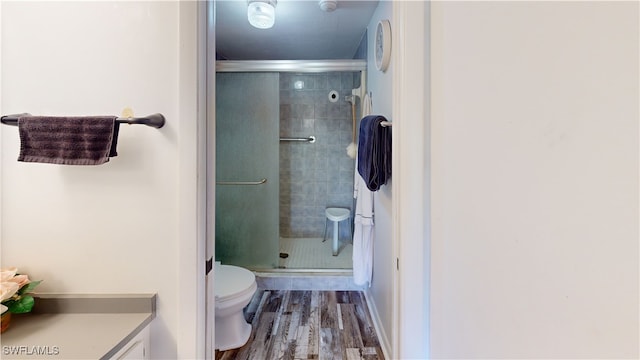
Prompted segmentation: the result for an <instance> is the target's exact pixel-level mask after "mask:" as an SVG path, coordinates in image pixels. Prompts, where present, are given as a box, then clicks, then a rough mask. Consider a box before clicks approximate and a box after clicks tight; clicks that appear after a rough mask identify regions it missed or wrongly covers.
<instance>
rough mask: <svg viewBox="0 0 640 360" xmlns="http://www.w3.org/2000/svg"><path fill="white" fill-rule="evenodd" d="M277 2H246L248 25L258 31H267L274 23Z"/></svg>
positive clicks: (259, 0) (262, 0)
mask: <svg viewBox="0 0 640 360" xmlns="http://www.w3.org/2000/svg"><path fill="white" fill-rule="evenodd" d="M276 2H277V0H248V4H249V6H248V8H247V18H248V19H249V24H251V25H253V26H254V27H257V28H258V29H269V28H271V27H272V26H273V24H274V23H275V22H276Z"/></svg>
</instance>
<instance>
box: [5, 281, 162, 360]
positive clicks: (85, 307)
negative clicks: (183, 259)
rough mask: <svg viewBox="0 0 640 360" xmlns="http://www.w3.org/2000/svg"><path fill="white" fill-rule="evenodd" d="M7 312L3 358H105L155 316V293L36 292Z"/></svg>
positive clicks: (123, 344) (110, 355)
mask: <svg viewBox="0 0 640 360" xmlns="http://www.w3.org/2000/svg"><path fill="white" fill-rule="evenodd" d="M35 297H36V306H35V307H34V310H33V311H32V312H31V313H28V314H19V315H16V314H12V319H11V323H10V326H9V329H7V331H5V332H4V333H3V334H2V336H1V337H0V345H1V346H2V355H1V356H0V357H1V358H2V359H109V358H111V357H112V356H113V355H114V354H116V353H117V352H118V351H119V350H120V349H121V348H122V347H123V346H125V345H126V344H127V343H128V342H129V341H130V340H131V339H133V338H134V337H135V336H136V335H137V334H138V333H139V332H140V331H142V329H144V328H145V327H146V326H147V325H148V324H149V323H150V322H151V320H153V318H154V317H155V313H156V311H155V304H156V295H155V294H126V295H119V294H118V295H115V294H114V295H111V294H110V295H67V294H39V295H37V296H35Z"/></svg>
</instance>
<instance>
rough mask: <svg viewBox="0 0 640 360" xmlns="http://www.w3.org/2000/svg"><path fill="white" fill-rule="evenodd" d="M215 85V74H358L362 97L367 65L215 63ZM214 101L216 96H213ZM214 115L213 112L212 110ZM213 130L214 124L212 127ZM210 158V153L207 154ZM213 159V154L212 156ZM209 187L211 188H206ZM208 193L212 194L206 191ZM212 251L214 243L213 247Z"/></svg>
mask: <svg viewBox="0 0 640 360" xmlns="http://www.w3.org/2000/svg"><path fill="white" fill-rule="evenodd" d="M215 69H216V71H215V72H214V79H213V81H214V83H215V74H217V73H270V72H274V73H301V74H312V73H325V72H358V73H360V79H361V80H360V81H361V86H360V89H361V91H362V92H361V93H359V94H356V95H357V96H360V97H362V96H363V95H362V94H364V92H365V91H366V77H367V61H366V60H362V59H346V60H217V61H216V62H215ZM214 100H215V96H214ZM214 112H215V110H214ZM211 126H212V127H213V128H214V129H215V123H214V124H213V125H211ZM209 136H213V138H212V139H213V141H212V140H211V139H209V141H208V142H209V143H214V144H215V133H213V135H211V134H209ZM210 154H211V153H210ZM212 156H214V157H215V153H214V154H213V155H212ZM210 166H211V167H212V169H215V163H213V164H211V165H210ZM209 185H210V184H209ZM209 193H210V194H211V193H213V192H211V191H209ZM213 194H214V195H213V198H212V200H210V201H212V205H211V206H214V207H215V193H213ZM211 229H212V230H211V231H213V232H212V233H211V234H212V236H214V235H215V225H214V226H213V227H211ZM212 246H214V247H215V243H213V244H212ZM254 270H261V271H262V270H267V271H269V272H273V273H281V272H284V273H291V272H294V273H310V272H311V273H341V272H343V271H348V270H345V269H316V268H313V269H305V268H285V269H283V268H277V267H274V268H273V269H254Z"/></svg>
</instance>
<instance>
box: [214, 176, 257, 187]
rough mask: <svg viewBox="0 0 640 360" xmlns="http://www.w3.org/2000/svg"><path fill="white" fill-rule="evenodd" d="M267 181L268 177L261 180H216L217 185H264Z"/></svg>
mask: <svg viewBox="0 0 640 360" xmlns="http://www.w3.org/2000/svg"><path fill="white" fill-rule="evenodd" d="M266 182H267V179H266V178H262V179H261V180H259V181H216V185H262V184H264V183H266Z"/></svg>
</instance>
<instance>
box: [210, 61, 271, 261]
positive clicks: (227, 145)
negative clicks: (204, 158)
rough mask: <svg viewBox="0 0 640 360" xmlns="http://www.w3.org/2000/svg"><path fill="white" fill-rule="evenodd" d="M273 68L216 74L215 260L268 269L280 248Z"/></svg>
mask: <svg viewBox="0 0 640 360" xmlns="http://www.w3.org/2000/svg"><path fill="white" fill-rule="evenodd" d="M278 86H279V79H278V74H277V73H217V74H216V230H215V232H216V234H215V235H216V236H215V239H216V260H217V261H221V262H222V263H223V264H231V265H238V266H243V267H247V268H251V269H272V268H275V267H276V266H277V264H278V253H279V252H278V251H279V208H278V207H279V205H278V204H279V200H278V195H279V194H278V192H279V170H278V169H279V113H280V105H279V92H278Z"/></svg>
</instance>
